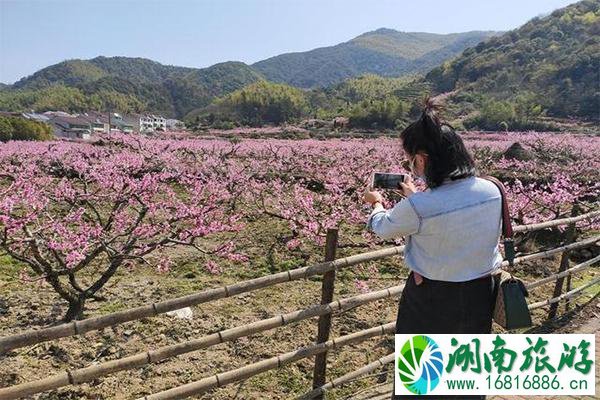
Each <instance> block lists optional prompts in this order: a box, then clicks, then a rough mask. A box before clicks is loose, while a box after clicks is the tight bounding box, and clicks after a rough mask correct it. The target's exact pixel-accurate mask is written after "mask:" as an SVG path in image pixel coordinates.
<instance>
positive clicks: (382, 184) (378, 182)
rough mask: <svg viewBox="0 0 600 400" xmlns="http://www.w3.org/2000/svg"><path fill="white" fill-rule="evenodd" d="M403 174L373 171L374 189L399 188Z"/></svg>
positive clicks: (403, 177) (402, 180)
mask: <svg viewBox="0 0 600 400" xmlns="http://www.w3.org/2000/svg"><path fill="white" fill-rule="evenodd" d="M404 180H405V175H404V174H385V173H383V172H375V173H374V174H373V188H374V189H400V182H404Z"/></svg>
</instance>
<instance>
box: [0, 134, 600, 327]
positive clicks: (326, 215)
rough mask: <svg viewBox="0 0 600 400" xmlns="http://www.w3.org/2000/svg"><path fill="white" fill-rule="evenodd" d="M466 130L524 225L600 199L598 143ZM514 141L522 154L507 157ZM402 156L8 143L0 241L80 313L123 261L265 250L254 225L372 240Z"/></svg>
mask: <svg viewBox="0 0 600 400" xmlns="http://www.w3.org/2000/svg"><path fill="white" fill-rule="evenodd" d="M464 138H465V139H466V143H467V145H468V147H469V148H470V149H471V151H472V152H473V154H474V155H475V158H476V160H477V163H478V168H479V172H480V173H481V174H491V175H494V176H497V177H498V178H500V179H501V180H503V181H504V183H505V184H506V185H507V187H508V189H509V193H510V201H511V208H512V215H513V216H514V218H515V221H514V222H515V223H517V224H523V223H534V222H539V221H542V220H547V219H554V218H558V217H562V216H568V215H570V213H571V209H572V207H573V205H574V204H575V203H578V204H579V206H580V208H581V209H582V210H587V209H590V208H593V207H597V203H598V199H599V194H600V183H599V182H600V179H599V177H600V160H599V157H598V154H600V138H599V137H591V136H575V135H551V134H543V133H533V132H528V133H510V134H507V133H497V134H482V133H477V132H468V133H465V134H464ZM515 142H519V143H520V144H521V145H522V147H523V148H524V156H523V154H521V156H520V157H519V159H514V158H508V157H504V155H503V154H504V152H505V151H506V150H507V149H508V148H509V147H510V146H511V145H512V144H513V143H515ZM402 160H403V154H402V149H401V146H400V143H399V140H398V139H391V138H380V139H372V140H368V139H348V140H344V139H332V140H326V141H319V140H298V141H292V140H277V139H263V140H243V141H240V142H237V141H236V142H231V141H226V140H218V139H217V140H208V139H190V138H188V139H179V140H175V139H147V138H142V137H137V136H125V135H122V136H111V137H102V138H100V139H98V140H96V141H93V142H89V143H87V142H9V143H7V144H3V145H0V164H1V165H2V169H1V171H2V172H1V173H0V225H1V226H2V227H3V229H2V234H1V235H0V245H1V247H2V249H3V250H5V251H6V252H7V253H8V254H9V255H10V256H12V257H13V258H14V259H16V260H19V261H21V262H22V263H23V264H24V265H25V266H26V267H27V268H26V269H25V270H24V271H23V273H22V274H21V276H22V277H26V278H24V279H27V280H36V279H43V280H45V281H46V282H47V283H49V284H50V285H52V286H53V288H54V290H55V291H56V292H57V293H58V294H59V295H60V296H61V297H63V298H64V299H65V300H66V301H68V302H69V303H70V304H71V310H70V311H69V313H68V316H67V317H68V318H72V317H74V316H75V315H76V314H77V313H80V312H81V309H82V307H83V303H84V302H85V300H86V299H85V298H81V293H85V297H86V298H88V297H93V296H95V295H96V293H97V292H98V291H100V289H101V288H102V287H103V285H104V284H105V283H106V282H107V281H108V280H109V279H110V278H111V277H112V276H113V275H114V273H115V272H116V271H117V269H118V268H119V267H121V266H129V267H131V266H133V265H138V264H148V265H153V266H155V268H156V269H157V271H158V272H167V271H169V270H170V269H171V268H173V267H174V264H173V262H172V261H171V260H170V255H171V253H172V251H171V250H170V249H171V248H174V247H179V246H186V247H191V248H193V249H194V250H197V251H198V252H199V253H200V254H203V255H204V257H205V268H206V270H207V271H208V272H210V273H219V272H220V271H221V267H220V266H219V265H218V264H217V263H216V262H215V260H216V259H217V258H222V259H226V260H228V261H229V262H230V263H233V264H235V263H240V262H244V261H246V260H247V259H248V255H247V251H246V250H247V249H246V248H245V247H247V245H248V243H250V244H251V245H252V246H253V247H256V246H258V247H260V244H259V243H252V236H253V234H254V233H253V229H254V227H255V225H256V224H253V223H252V221H257V220H260V221H263V222H262V223H261V226H263V227H264V226H268V225H269V224H273V225H274V226H278V227H279V228H278V229H279V230H278V232H279V233H278V234H277V235H279V236H278V239H279V241H280V242H282V243H283V248H285V249H286V251H289V252H296V253H298V252H306V251H308V252H310V251H314V246H315V245H318V246H322V245H323V243H324V236H325V232H326V230H327V228H331V227H338V228H340V231H341V235H342V246H344V245H347V246H354V247H369V246H373V245H374V244H376V240H375V238H374V237H373V236H372V235H371V234H370V233H368V232H366V231H365V230H364V224H365V218H366V215H367V213H368V207H366V206H365V205H364V204H363V203H362V202H361V197H362V193H363V191H364V189H365V188H366V186H367V184H368V180H369V177H370V175H371V173H372V172H374V171H389V172H402V168H401V166H400V164H401V161H402ZM421 187H422V185H421ZM387 200H388V202H389V204H390V205H391V202H392V201H393V200H394V198H389V199H387ZM265 224H266V225H265ZM597 227H598V226H597V225H596V226H595V228H597ZM282 230H283V231H282ZM239 238H245V240H240V239H239ZM244 243H246V245H244ZM311 249H313V250H311ZM263 250H264V252H265V253H266V252H267V251H268V249H267V248H264V249H263ZM259 252H260V250H259ZM98 265H100V266H101V267H98ZM92 267H93V268H100V273H99V274H98V275H97V277H96V278H95V279H94V280H93V281H92V282H90V283H88V287H87V288H86V289H85V290H84V289H83V288H82V287H81V284H80V283H78V282H77V279H76V275H77V274H78V273H79V271H82V270H86V269H88V268H92ZM63 276H70V277H72V279H70V280H68V282H69V283H66V282H67V281H66V280H65V279H61V277H63Z"/></svg>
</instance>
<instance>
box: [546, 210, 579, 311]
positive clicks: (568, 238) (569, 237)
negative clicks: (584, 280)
mask: <svg viewBox="0 0 600 400" xmlns="http://www.w3.org/2000/svg"><path fill="white" fill-rule="evenodd" d="M578 211H579V207H578V206H577V203H575V204H574V205H573V208H572V209H571V218H574V217H575V216H576V215H577V212H578ZM576 231H577V230H576V229H575V222H571V223H570V224H569V226H568V228H567V232H566V235H565V243H566V244H570V243H573V242H574V241H575V236H576ZM570 254H571V251H570V250H565V251H564V252H563V253H562V256H561V258H560V266H559V267H558V272H559V273H561V272H563V271H566V270H567V268H569V255H570ZM569 277H570V275H569ZM564 280H565V278H564V277H561V278H558V279H557V280H556V284H555V285H554V293H553V295H552V297H558V296H560V293H561V292H562V288H563V282H564ZM569 286H570V280H569ZM567 290H570V287H569V288H568V289H567ZM557 310H558V303H553V304H552V305H550V310H549V311H548V319H552V318H554V317H556V311H557Z"/></svg>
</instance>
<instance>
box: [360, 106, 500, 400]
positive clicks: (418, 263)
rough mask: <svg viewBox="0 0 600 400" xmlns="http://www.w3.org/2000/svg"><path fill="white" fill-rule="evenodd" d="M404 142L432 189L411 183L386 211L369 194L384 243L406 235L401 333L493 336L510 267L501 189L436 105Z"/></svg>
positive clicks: (372, 222) (415, 170) (373, 223)
mask: <svg viewBox="0 0 600 400" xmlns="http://www.w3.org/2000/svg"><path fill="white" fill-rule="evenodd" d="M401 139H402V146H403V148H404V152H405V153H406V157H407V158H408V163H409V168H410V170H411V172H412V174H413V175H415V176H417V177H419V178H421V179H423V180H424V181H425V183H426V184H427V186H428V189H427V190H425V191H424V192H418V191H417V190H416V189H415V186H414V184H413V183H412V181H411V180H410V179H409V180H408V181H407V182H406V183H403V184H401V186H402V187H401V190H402V192H403V195H404V196H405V198H404V199H402V200H401V201H400V202H399V203H397V204H396V205H395V206H394V207H393V208H392V209H389V210H386V209H384V208H383V206H382V204H381V202H382V196H381V194H380V193H378V192H376V191H368V192H367V193H366V194H365V201H366V202H368V203H370V204H372V205H373V212H372V213H371V215H370V217H369V220H368V224H367V225H368V227H369V228H370V229H372V230H373V232H374V233H375V234H377V235H378V236H379V237H381V238H383V239H391V238H396V237H399V236H406V247H405V251H404V255H405V262H406V264H407V266H408V267H409V269H410V274H409V276H408V279H407V282H406V285H405V288H404V291H403V292H402V296H401V298H400V304H399V307H398V316H397V318H396V333H419V334H427V333H490V331H491V326H492V312H493V305H494V288H493V282H492V279H493V278H492V277H491V274H492V272H493V271H494V270H496V269H497V268H499V267H500V265H501V263H502V256H501V254H500V252H499V249H498V241H499V238H500V233H501V224H500V220H501V219H500V215H501V197H500V191H499V190H498V188H497V187H496V186H495V185H494V184H493V183H492V182H490V181H488V180H485V179H482V178H478V177H476V176H475V164H474V161H473V158H472V157H471V155H470V154H469V152H468V151H467V149H466V147H465V145H464V143H463V141H462V139H461V138H460V136H458V135H457V134H456V133H455V132H454V129H452V127H450V126H449V125H447V124H445V123H442V122H441V121H440V119H439V118H438V116H437V113H436V110H435V106H434V105H433V104H432V102H431V101H430V100H428V101H427V103H426V106H425V109H424V111H423V113H422V115H421V118H419V120H417V121H416V122H414V123H412V124H411V125H410V126H409V127H407V128H406V129H405V130H404V131H403V132H402V134H401ZM408 397H409V396H392V399H396V398H398V399H399V398H408ZM427 398H428V399H434V398H438V399H439V398H442V399H445V398H461V399H464V398H477V399H481V398H485V396H440V397H438V396H428V397H427Z"/></svg>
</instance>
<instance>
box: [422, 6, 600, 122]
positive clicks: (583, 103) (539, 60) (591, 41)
mask: <svg viewBox="0 0 600 400" xmlns="http://www.w3.org/2000/svg"><path fill="white" fill-rule="evenodd" d="M599 74H600V1H598V0H584V1H581V2H578V3H575V4H572V5H569V6H567V7H565V8H561V9H558V10H556V11H554V12H552V13H551V14H550V15H548V16H545V17H542V18H534V19H532V20H531V21H529V22H527V23H526V24H525V25H523V26H521V27H520V28H518V29H515V30H513V31H510V32H507V33H505V34H503V35H501V36H497V37H493V38H491V39H490V40H487V41H485V42H482V43H479V44H478V45H476V46H475V47H472V48H470V49H467V50H465V51H464V52H463V54H462V55H461V56H459V57H457V58H456V59H454V60H452V61H449V62H446V63H444V64H443V65H441V66H439V67H437V68H435V69H433V70H432V71H431V72H429V73H428V74H427V80H428V81H429V82H431V83H432V84H433V86H434V89H435V90H436V91H438V92H449V91H457V94H456V95H455V96H454V101H455V102H456V103H459V104H461V103H462V104H469V103H470V104H475V105H476V108H482V107H483V106H484V105H487V106H489V104H487V103H489V102H490V101H496V102H499V103H498V104H496V106H495V108H496V109H497V110H500V109H502V108H503V109H505V110H507V111H508V114H510V108H511V104H512V101H513V99H514V98H515V96H517V95H519V96H521V97H522V98H528V99H529V102H530V103H537V104H538V105H539V106H540V107H541V108H542V109H544V110H546V111H547V113H548V114H549V115H552V116H558V117H568V116H578V117H589V118H600V75H599ZM463 108H464V107H463ZM492 108H494V107H492ZM504 114H506V113H504Z"/></svg>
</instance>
